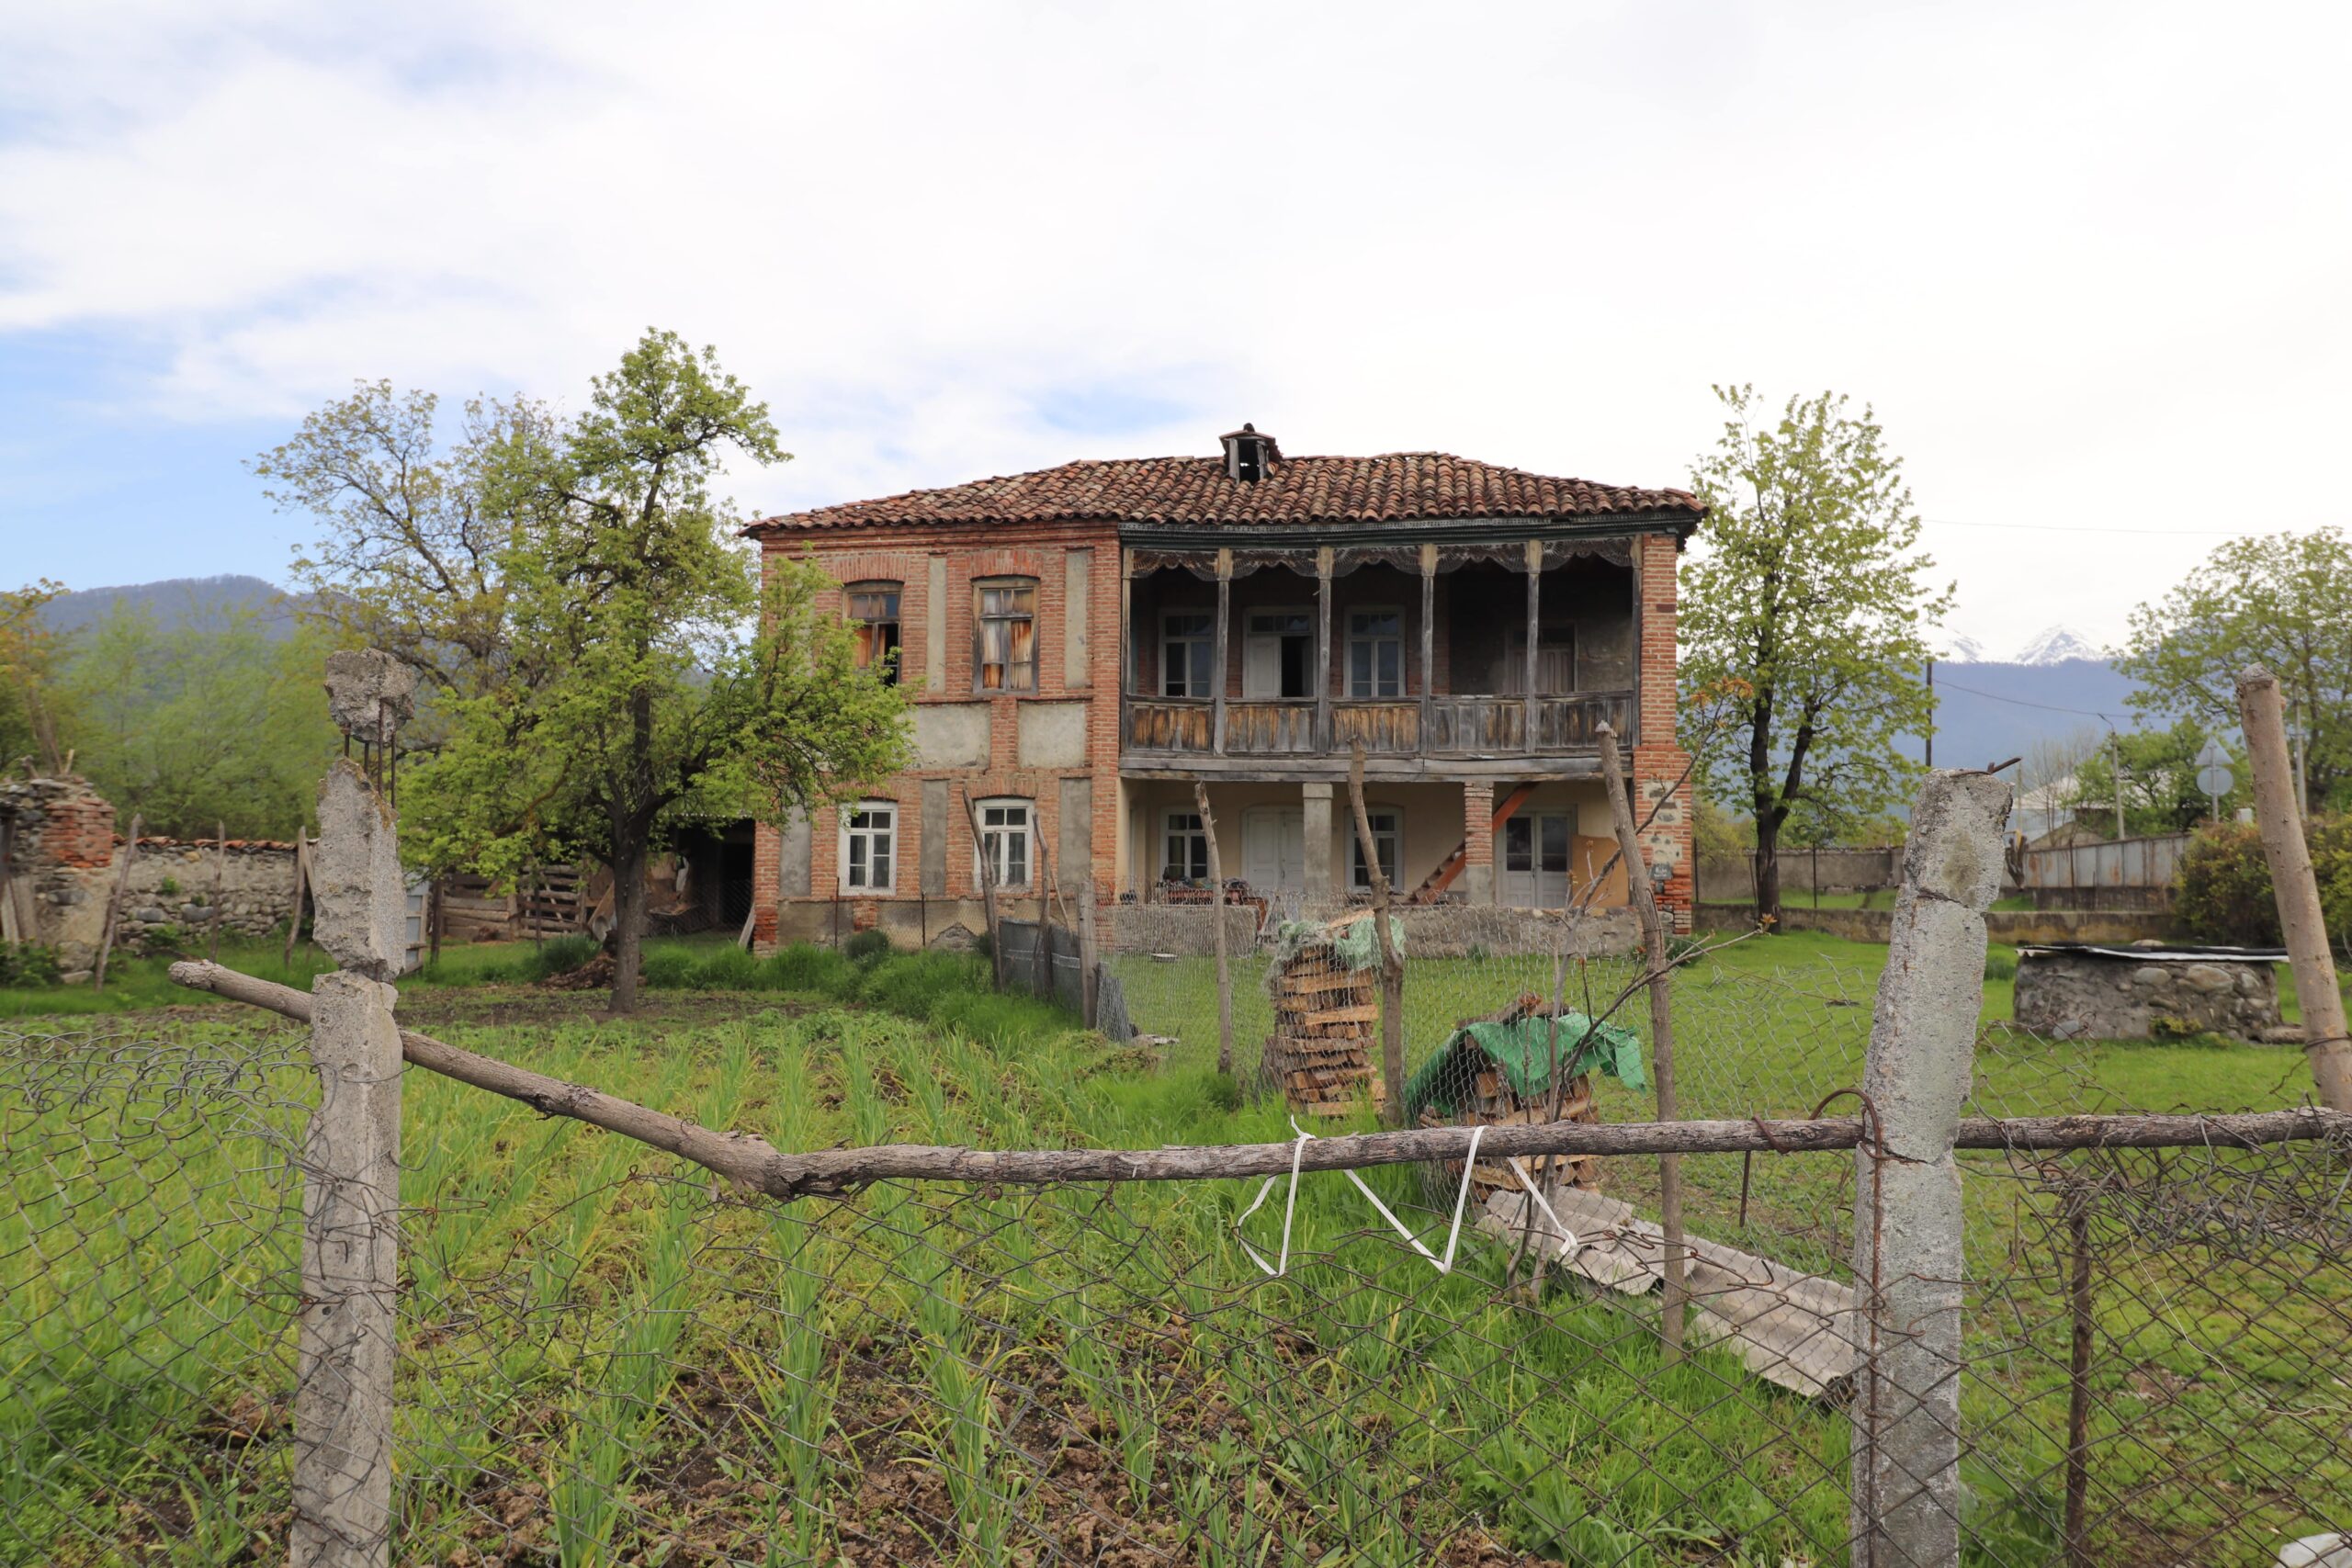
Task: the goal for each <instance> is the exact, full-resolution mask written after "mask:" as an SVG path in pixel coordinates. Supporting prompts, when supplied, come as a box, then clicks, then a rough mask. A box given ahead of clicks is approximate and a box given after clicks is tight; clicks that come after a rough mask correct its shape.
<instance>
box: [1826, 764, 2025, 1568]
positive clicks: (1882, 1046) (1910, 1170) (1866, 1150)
mask: <svg viewBox="0 0 2352 1568" xmlns="http://www.w3.org/2000/svg"><path fill="white" fill-rule="evenodd" d="M2009 793H2010V792H2009V786H2008V785H2007V784H2004V783H2003V782H2001V780H1999V779H1998V778H1996V777H1994V776H1993V775H1991V774H1989V773H1949V772H1947V773H1930V774H1929V775H1928V782H1927V784H1926V787H1924V788H1923V789H1922V790H1921V791H1920V793H1919V799H1918V803H1917V806H1916V807H1913V809H1912V814H1911V838H1910V842H1909V845H1908V847H1907V848H1906V850H1905V853H1904V856H1903V880H1902V886H1901V890H1900V892H1898V893H1897V895H1896V897H1895V906H1894V938H1893V942H1892V943H1891V945H1890V947H1889V949H1888V952H1887V960H1886V971H1885V973H1884V975H1883V976H1882V977H1881V979H1880V981H1879V987H1878V998H1877V1002H1876V1005H1875V1009H1874V1010H1873V1012H1872V1014H1871V1041H1870V1050H1869V1055H1868V1057H1867V1059H1866V1061H1865V1063H1864V1066H1863V1069H1862V1098H1863V1108H1864V1115H1865V1118H1866V1120H1867V1122H1868V1123H1869V1125H1868V1126H1867V1128H1866V1136H1865V1140H1864V1143H1863V1146H1862V1147H1860V1148H1859V1149H1857V1150H1856V1151H1855V1156H1854V1157H1855V1162H1856V1168H1855V1182H1854V1283H1855V1292H1856V1298H1857V1301H1858V1303H1860V1304H1859V1306H1858V1308H1857V1311H1856V1315H1855V1323H1854V1325H1853V1332H1854V1337H1855V1342H1856V1348H1857V1350H1858V1352H1859V1355H1858V1358H1857V1360H1858V1369H1859V1370H1858V1371H1857V1373H1856V1376H1855V1386H1854V1398H1853V1404H1852V1406H1851V1419H1852V1421H1853V1425H1854V1441H1853V1498H1852V1517H1851V1529H1852V1537H1853V1559H1852V1560H1853V1562H1854V1563H1855V1565H1856V1568H1956V1565H1957V1564H1958V1563H1959V1562H1960V1369H1961V1344H1960V1337H1961V1192H1960V1168H1959V1165H1958V1164H1957V1163H1956V1162H1955V1161H1954V1159H1953V1157H1952V1144H1953V1140H1954V1139H1955V1138H1956V1137H1957V1135H1958V1134H1959V1131H1960V1113H1961V1109H1962V1105H1963V1103H1964V1102H1965V1101H1966V1100H1967V1098H1968V1087H1969V1077H1970V1072H1971V1068H1972V1066H1973V1059H1974V1055H1975V1047H1976V1024H1977V1018H1978V1014H1979V1013H1980V1012H1981V1011H1982V1010H1983V1002H1984V995H1985V991H1984V987H1985V910H1986V909H1988V908H1991V907H1992V903H1993V900H1994V898H1995V897H1997V896H1998V895H1999V892H2000V886H2001V868H2002V865H2003V861H2002V844H2001V827H2002V823H2003V822H2004V821H2005V820H2006V819H2007V816H2008V809H2009Z"/></svg>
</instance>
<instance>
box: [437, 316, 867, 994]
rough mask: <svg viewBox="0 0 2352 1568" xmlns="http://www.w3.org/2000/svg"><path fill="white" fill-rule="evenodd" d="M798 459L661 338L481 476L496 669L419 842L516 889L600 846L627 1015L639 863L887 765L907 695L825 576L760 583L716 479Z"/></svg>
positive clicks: (702, 365)
mask: <svg viewBox="0 0 2352 1568" xmlns="http://www.w3.org/2000/svg"><path fill="white" fill-rule="evenodd" d="M735 453H740V454H741V455H743V456H746V457H751V458H752V460H754V461H756V462H760V463H771V462H775V461H779V460H781V459H783V458H784V457H785V456H786V454H784V453H783V452H782V451H780V450H779V449H778V446H777V443H776V436H775V428H774V426H773V425H772V424H771V423H770V422H769V418H768V412H767V410H766V408H765V406H764V405H763V404H761V403H759V402H756V401H754V400H752V396H751V394H750V393H749V392H748V391H747V390H746V389H744V387H743V386H742V385H741V383H740V382H738V381H737V380H736V379H735V378H733V377H731V376H729V375H727V374H726V373H725V372H723V371H722V370H720V368H719V367H718V363H717V361H716V359H715V357H714V356H713V355H712V353H711V351H709V350H707V349H705V350H703V351H702V352H701V353H700V354H696V353H695V352H694V351H693V350H691V349H689V348H688V347H687V346H686V345H685V344H684V343H683V342H681V341H680V340H679V339H678V338H677V337H676V336H674V335H673V334H671V333H648V334H647V335H646V336H645V338H644V339H643V340H642V341H640V342H639V344H637V346H636V347H634V348H633V349H631V350H630V351H629V352H628V354H627V355H624V356H623V357H622V360H621V364H620V367H619V368H618V369H617V370H616V371H614V372H613V373H611V374H609V375H605V376H602V377H599V378H596V380H595V382H594V385H593V389H592V393H591V397H590V400H589V406H588V409H587V411H586V412H583V413H582V414H581V415H580V416H579V417H578V418H577V419H575V420H572V421H571V422H570V423H564V424H556V423H541V422H537V421H518V422H515V423H514V424H513V425H512V426H511V427H510V428H509V429H508V430H507V431H506V432H505V433H504V434H503V435H502V436H501V437H500V438H499V439H498V440H497V441H496V442H495V443H493V444H492V446H490V447H487V448H485V450H484V452H483V454H482V460H481V464H480V466H479V468H478V472H479V475H480V491H479V493H480V496H481V506H482V509H483V511H484V513H485V514H486V515H487V516H488V517H490V518H492V520H494V527H495V530H496V531H497V533H498V534H499V535H500V542H499V543H498V544H497V545H496V546H495V547H493V548H492V549H491V550H490V551H489V553H488V558H487V561H488V574H489V575H490V576H491V577H492V578H493V579H494V580H495V581H497V582H498V584H499V585H500V586H499V592H500V595H501V604H502V608H501V611H500V630H499V637H500V641H501V644H502V647H503V651H502V652H501V653H500V655H499V658H500V660H501V665H500V678H499V679H498V680H496V681H495V682H489V683H486V684H485V685H484V687H483V688H482V689H481V690H478V691H470V692H469V691H464V690H461V689H458V688H454V687H453V688H452V689H451V690H450V691H449V693H448V694H447V698H446V707H447V716H448V723H449V732H448V738H447V743H446V744H445V746H444V747H443V749H442V750H441V752H440V754H439V755H438V756H437V757H436V758H435V760H433V761H431V762H430V763H429V764H426V765H424V766H423V767H422V768H420V769H418V770H417V771H416V772H415V773H413V774H410V775H408V776H407V778H406V780H405V781H404V784H403V789H402V794H401V807H402V814H403V817H404V818H405V821H406V825H407V830H408V831H409V833H410V835H411V842H412V852H413V854H414V855H415V857H416V858H418V859H420V860H422V861H424V863H428V864H431V865H435V866H452V865H470V866H472V867H475V868H477V869H479V870H482V871H486V872H489V873H492V874H500V875H506V876H512V875H513V874H515V873H516V872H517V871H519V870H520V869H521V868H522V867H524V866H525V865H527V864H529V863H532V862H533V861H535V860H538V859H542V858H546V857H550V856H560V855H571V854H586V855H588V856H591V857H593V858H594V859H595V860H597V861H598V862H600V863H603V864H605V865H606V866H608V867H610V868H611V870H612V872H613V876H614V886H615V890H616V893H615V905H616V907H615V916H616V927H615V932H616V942H615V960H616V968H615V979H614V987H613V1000H614V1005H615V1006H616V1008H619V1009H626V1008H628V1007H629V1006H631V1005H633V1004H634V1001H635V997H636V988H637V979H638V974H637V969H638V944H639V939H640V937H641V935H642V923H643V903H644V871H645V864H646V860H647V857H648V856H649V854H650V852H651V850H652V849H653V848H654V847H655V846H656V845H657V844H658V843H659V842H660V841H661V840H662V839H663V837H664V836H665V835H666V834H667V833H669V832H670V831H671V830H673V829H675V828H676V827H678V826H679V825H681V824H683V823H685V822H689V821H695V820H702V819H708V818H727V817H735V816H741V815H745V814H753V813H756V814H759V815H763V816H766V817H769V818H775V817H780V816H781V815H782V814H783V813H784V812H785V811H786V810H787V809H789V808H792V807H804V808H805V807H811V806H815V805H820V804H824V803H829V802H832V801H837V800H841V799H845V798H849V797H851V796H852V795H854V794H856V793H857V792H858V791H859V789H860V788H861V786H862V785H864V784H867V783H869V782H870V781H872V780H875V779H877V778H880V777H882V776H885V775H887V774H888V773H890V772H892V771H894V770H895V769H896V768H897V767H898V766H899V763H900V761H901V759H902V753H903V747H904V706H903V699H902V698H901V696H900V694H899V692H898V690H897V688H895V687H893V686H888V685H885V684H883V683H882V682H880V681H879V680H877V679H876V677H875V676H874V675H873V674H871V673H870V672H865V671H860V670H858V669H857V668H856V662H855V658H854V637H853V633H852V631H851V628H850V627H849V626H847V625H845V624H844V623H843V622H842V621H841V620H840V619H839V618H838V617H835V616H831V615H820V613H818V611H817V609H816V607H815V605H816V593H817V590H818V587H819V585H820V583H821V582H822V581H823V579H822V578H821V576H820V574H819V573H818V572H817V570H815V569H814V568H813V567H810V566H808V565H805V564H797V563H786V564H783V565H780V566H778V567H776V568H775V570H772V571H771V572H770V573H769V576H768V581H767V582H766V584H765V587H764V591H763V589H762V586H761V583H760V581H759V577H758V573H757V570H756V567H755V563H754V559H753V557H752V555H751V553H750V552H748V551H747V550H745V549H744V548H743V547H741V546H740V545H739V544H738V543H737V541H736V538H735V526H736V522H737V519H736V516H735V513H734V511H733V508H732V506H731V504H730V503H729V502H725V501H723V500H720V499H718V498H717V497H715V496H714V495H713V493H712V491H711V482H712V480H713V479H714V478H715V476H716V475H717V473H718V468H719V465H720V463H721V462H722V461H723V460H724V458H725V457H728V456H729V454H735Z"/></svg>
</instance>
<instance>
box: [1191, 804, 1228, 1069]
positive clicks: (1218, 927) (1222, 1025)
mask: <svg viewBox="0 0 2352 1568" xmlns="http://www.w3.org/2000/svg"><path fill="white" fill-rule="evenodd" d="M1193 808H1194V809H1196V810H1197V811H1199V812H1200V814H1201V833H1202V836H1203V837H1204V838H1205V839H1206V840H1208V847H1209V931H1210V938H1211V940H1212V941H1214V942H1216V1070H1217V1071H1218V1072H1220V1073H1225V1074H1228V1075H1229V1074H1231V1073H1232V1071H1233V967H1232V964H1231V961H1230V960H1229V959H1228V958H1227V954H1226V951H1225V949H1226V936H1225V861H1224V858H1223V857H1222V856H1220V855H1219V854H1218V853H1217V851H1216V818H1215V817H1214V816H1212V815H1210V812H1209V786H1208V785H1206V784H1203V783H1202V782H1201V781H1200V780H1198V779H1194V780H1193Z"/></svg>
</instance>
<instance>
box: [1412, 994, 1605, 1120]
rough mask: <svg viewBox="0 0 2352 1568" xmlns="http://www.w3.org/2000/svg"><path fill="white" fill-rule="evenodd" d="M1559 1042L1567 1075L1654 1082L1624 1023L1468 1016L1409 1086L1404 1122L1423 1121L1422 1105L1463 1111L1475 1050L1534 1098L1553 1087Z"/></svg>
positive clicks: (1571, 1017)
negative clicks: (1466, 1058)
mask: <svg viewBox="0 0 2352 1568" xmlns="http://www.w3.org/2000/svg"><path fill="white" fill-rule="evenodd" d="M1555 1024H1556V1025H1557V1028H1558V1033H1557V1034H1556V1035H1555V1034H1554V1032H1553V1030H1554V1026H1555ZM1555 1041H1556V1049H1557V1051H1558V1053H1559V1058H1558V1059H1559V1061H1560V1064H1561V1073H1560V1076H1561V1077H1562V1078H1563V1079H1564V1080H1565V1079H1567V1078H1572V1077H1576V1076H1577V1074H1578V1073H1582V1072H1589V1071H1590V1070H1591V1069H1593V1068H1594V1067H1599V1068H1600V1070H1601V1071H1602V1072H1604V1073H1607V1074H1608V1075H1609V1076H1610V1077H1613V1078H1615V1079H1617V1080H1618V1082H1620V1083H1622V1084H1623V1085H1624V1086H1625V1087H1626V1088H1627V1089H1647V1088H1648V1087H1649V1075H1648V1073H1647V1072H1646V1071H1645V1070H1644V1068H1643V1066H1642V1041H1641V1036H1639V1035H1637V1034H1635V1033H1634V1032H1633V1031H1632V1030H1630V1029H1628V1028H1626V1027H1625V1026H1624V1025H1623V1024H1622V1023H1595V1022H1593V1021H1592V1020H1591V1019H1589V1018H1587V1017H1586V1016H1585V1015H1584V1014H1583V1013H1580V1012H1564V1013H1562V1014H1561V1015H1560V1016H1559V1017H1558V1018H1557V1019H1550V1018H1531V1019H1526V1020H1523V1021H1521V1022H1518V1023H1465V1024H1464V1025H1463V1026H1462V1027H1461V1028H1459V1029H1457V1030H1455V1031H1454V1032H1453V1034H1452V1035H1451V1036H1449V1037H1448V1038H1447V1040H1446V1043H1445V1048H1444V1049H1443V1050H1442V1051H1440V1052H1439V1053H1438V1054H1437V1055H1434V1056H1432V1057H1430V1059H1429V1061H1428V1062H1427V1063H1425V1064H1423V1066H1422V1067H1421V1070H1420V1071H1419V1072H1418V1073H1415V1074H1414V1075H1413V1081H1412V1082H1410V1083H1408V1084H1407V1085H1406V1086H1405V1121H1406V1123H1407V1125H1408V1126H1409V1125H1410V1124H1412V1123H1413V1122H1417V1121H1419V1119H1420V1114H1421V1111H1422V1110H1423V1109H1424V1108H1430V1109H1433V1110H1435V1111H1437V1112H1438V1113H1439V1114H1440V1115H1442V1116H1455V1115H1459V1114H1460V1113H1461V1111H1463V1109H1464V1106H1465V1104H1466V1103H1467V1101H1468V1098H1469V1094H1470V1087H1471V1081H1472V1079H1473V1078H1475V1077H1476V1067H1475V1066H1466V1067H1465V1065H1464V1062H1463V1060H1462V1055H1463V1053H1465V1052H1468V1051H1472V1050H1476V1051H1481V1052H1484V1053H1485V1054H1486V1056H1487V1060H1488V1061H1490V1062H1492V1063H1493V1064H1494V1065H1495V1066H1497V1067H1498V1068H1500V1069H1501V1070H1502V1074H1503V1076H1504V1077H1507V1078H1509V1079H1510V1087H1511V1089H1513V1091H1515V1092H1516V1093H1517V1094H1518V1096H1519V1098H1520V1099H1521V1100H1522V1101H1525V1102H1527V1103H1530V1104H1532V1103H1533V1102H1535V1101H1536V1100H1539V1099H1541V1098H1542V1097H1543V1095H1544V1092H1545V1090H1547V1089H1549V1088H1550V1087H1551V1076H1550V1068H1551V1066H1552V1062H1553V1052H1554V1050H1555Z"/></svg>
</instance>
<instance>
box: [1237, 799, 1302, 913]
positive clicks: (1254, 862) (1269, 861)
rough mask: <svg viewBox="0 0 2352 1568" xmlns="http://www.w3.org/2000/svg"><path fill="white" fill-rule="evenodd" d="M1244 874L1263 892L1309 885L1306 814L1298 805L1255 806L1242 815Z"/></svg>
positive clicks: (1242, 869) (1244, 877) (1242, 867)
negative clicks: (1307, 883)
mask: <svg viewBox="0 0 2352 1568" xmlns="http://www.w3.org/2000/svg"><path fill="white" fill-rule="evenodd" d="M1241 875H1242V877H1243V879H1244V880H1245V881H1247V882H1248V883H1249V884H1250V886H1251V887H1252V888H1256V889H1260V890H1261V891H1264V892H1269V893H1271V892H1274V891H1276V890H1277V889H1284V890H1296V889H1298V888H1301V887H1304V886H1306V811H1305V809H1304V808H1303V807H1296V806H1253V807H1250V808H1249V809H1248V810H1247V811H1244V812H1243V813H1242V814H1241Z"/></svg>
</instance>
